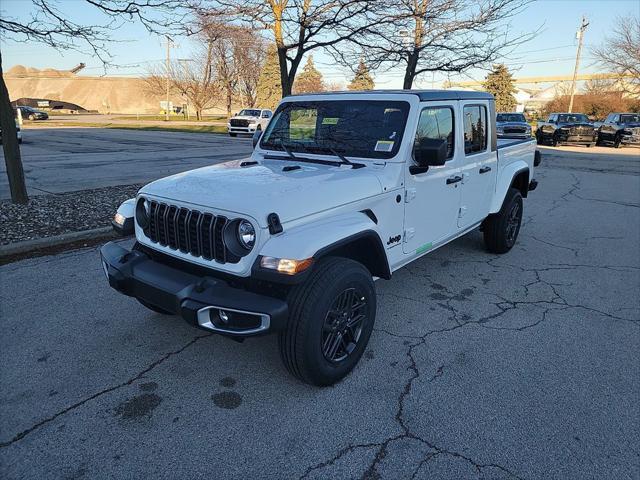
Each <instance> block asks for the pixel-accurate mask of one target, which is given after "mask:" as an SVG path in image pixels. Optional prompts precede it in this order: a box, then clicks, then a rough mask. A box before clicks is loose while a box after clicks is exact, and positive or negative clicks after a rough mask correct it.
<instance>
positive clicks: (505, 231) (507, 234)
mask: <svg viewBox="0 0 640 480" xmlns="http://www.w3.org/2000/svg"><path fill="white" fill-rule="evenodd" d="M521 223H522V195H521V194H520V190H518V189H517V188H510V189H509V191H508V192H507V196H506V198H505V199H504V202H503V203H502V208H501V209H500V211H499V212H498V213H494V214H492V215H489V216H488V217H487V218H486V220H485V221H484V223H483V225H482V226H483V229H482V232H483V234H484V243H485V245H486V246H487V249H488V250H489V251H490V252H491V253H507V252H508V251H509V250H511V248H512V247H513V246H514V245H515V243H516V239H517V238H518V233H519V232H520V224H521Z"/></svg>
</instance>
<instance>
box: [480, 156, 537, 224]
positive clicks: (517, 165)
mask: <svg viewBox="0 0 640 480" xmlns="http://www.w3.org/2000/svg"><path fill="white" fill-rule="evenodd" d="M522 172H527V185H529V182H530V181H531V169H530V168H529V165H527V163H526V162H524V161H518V162H514V163H512V164H510V165H507V167H506V168H505V169H504V170H503V171H502V172H501V173H500V177H499V178H498V180H497V182H496V193H495V195H494V196H493V201H492V202H491V209H490V210H489V213H496V212H498V211H500V209H501V208H502V202H504V198H505V197H506V195H507V191H508V190H509V188H510V187H511V184H512V182H513V179H514V178H516V176H517V175H519V174H521V173H522Z"/></svg>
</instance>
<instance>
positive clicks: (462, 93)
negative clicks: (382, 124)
mask: <svg viewBox="0 0 640 480" xmlns="http://www.w3.org/2000/svg"><path fill="white" fill-rule="evenodd" d="M371 93H374V94H376V93H377V94H384V95H400V94H402V95H416V96H417V97H419V98H420V101H423V102H424V101H429V100H493V95H491V94H490V93H488V92H474V91H471V90H362V91H357V92H355V91H351V90H345V91H339V92H318V93H300V94H296V95H291V96H292V97H301V96H307V95H313V96H316V95H318V96H322V95H354V94H355V95H367V94H371Z"/></svg>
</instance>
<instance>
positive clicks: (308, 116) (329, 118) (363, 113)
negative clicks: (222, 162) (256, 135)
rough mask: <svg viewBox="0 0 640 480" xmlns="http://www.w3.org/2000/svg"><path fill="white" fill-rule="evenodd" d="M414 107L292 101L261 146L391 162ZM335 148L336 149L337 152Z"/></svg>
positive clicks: (278, 115) (388, 103) (389, 103)
mask: <svg viewBox="0 0 640 480" xmlns="http://www.w3.org/2000/svg"><path fill="white" fill-rule="evenodd" d="M408 113H409V104H408V103H407V102H401V101H400V102H397V101H396V102H393V101H386V100H324V101H317V102H286V103H283V104H282V105H280V107H278V110H277V111H276V113H275V115H274V117H273V120H271V123H270V124H269V127H268V128H267V130H266V131H265V133H264V135H263V137H262V141H261V142H260V146H261V147H262V148H264V149H267V150H284V149H283V145H284V147H286V149H288V150H289V151H292V152H302V153H319V154H327V155H333V151H335V152H338V153H340V154H342V155H345V156H351V157H361V158H391V157H393V156H394V155H395V154H396V153H397V152H398V149H399V148H400V143H401V142H402V134H403V133H404V127H405V124H406V123H407V115H408ZM332 150H333V151H332Z"/></svg>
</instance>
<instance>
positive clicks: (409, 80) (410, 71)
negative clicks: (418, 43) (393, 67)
mask: <svg viewBox="0 0 640 480" xmlns="http://www.w3.org/2000/svg"><path fill="white" fill-rule="evenodd" d="M418 57H419V55H418V52H417V51H415V50H414V51H413V52H411V53H410V54H409V58H408V59H407V68H406V70H405V72H404V82H403V84H402V88H404V89H405V90H410V89H411V87H412V86H413V79H414V78H415V76H416V68H417V67H418Z"/></svg>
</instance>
